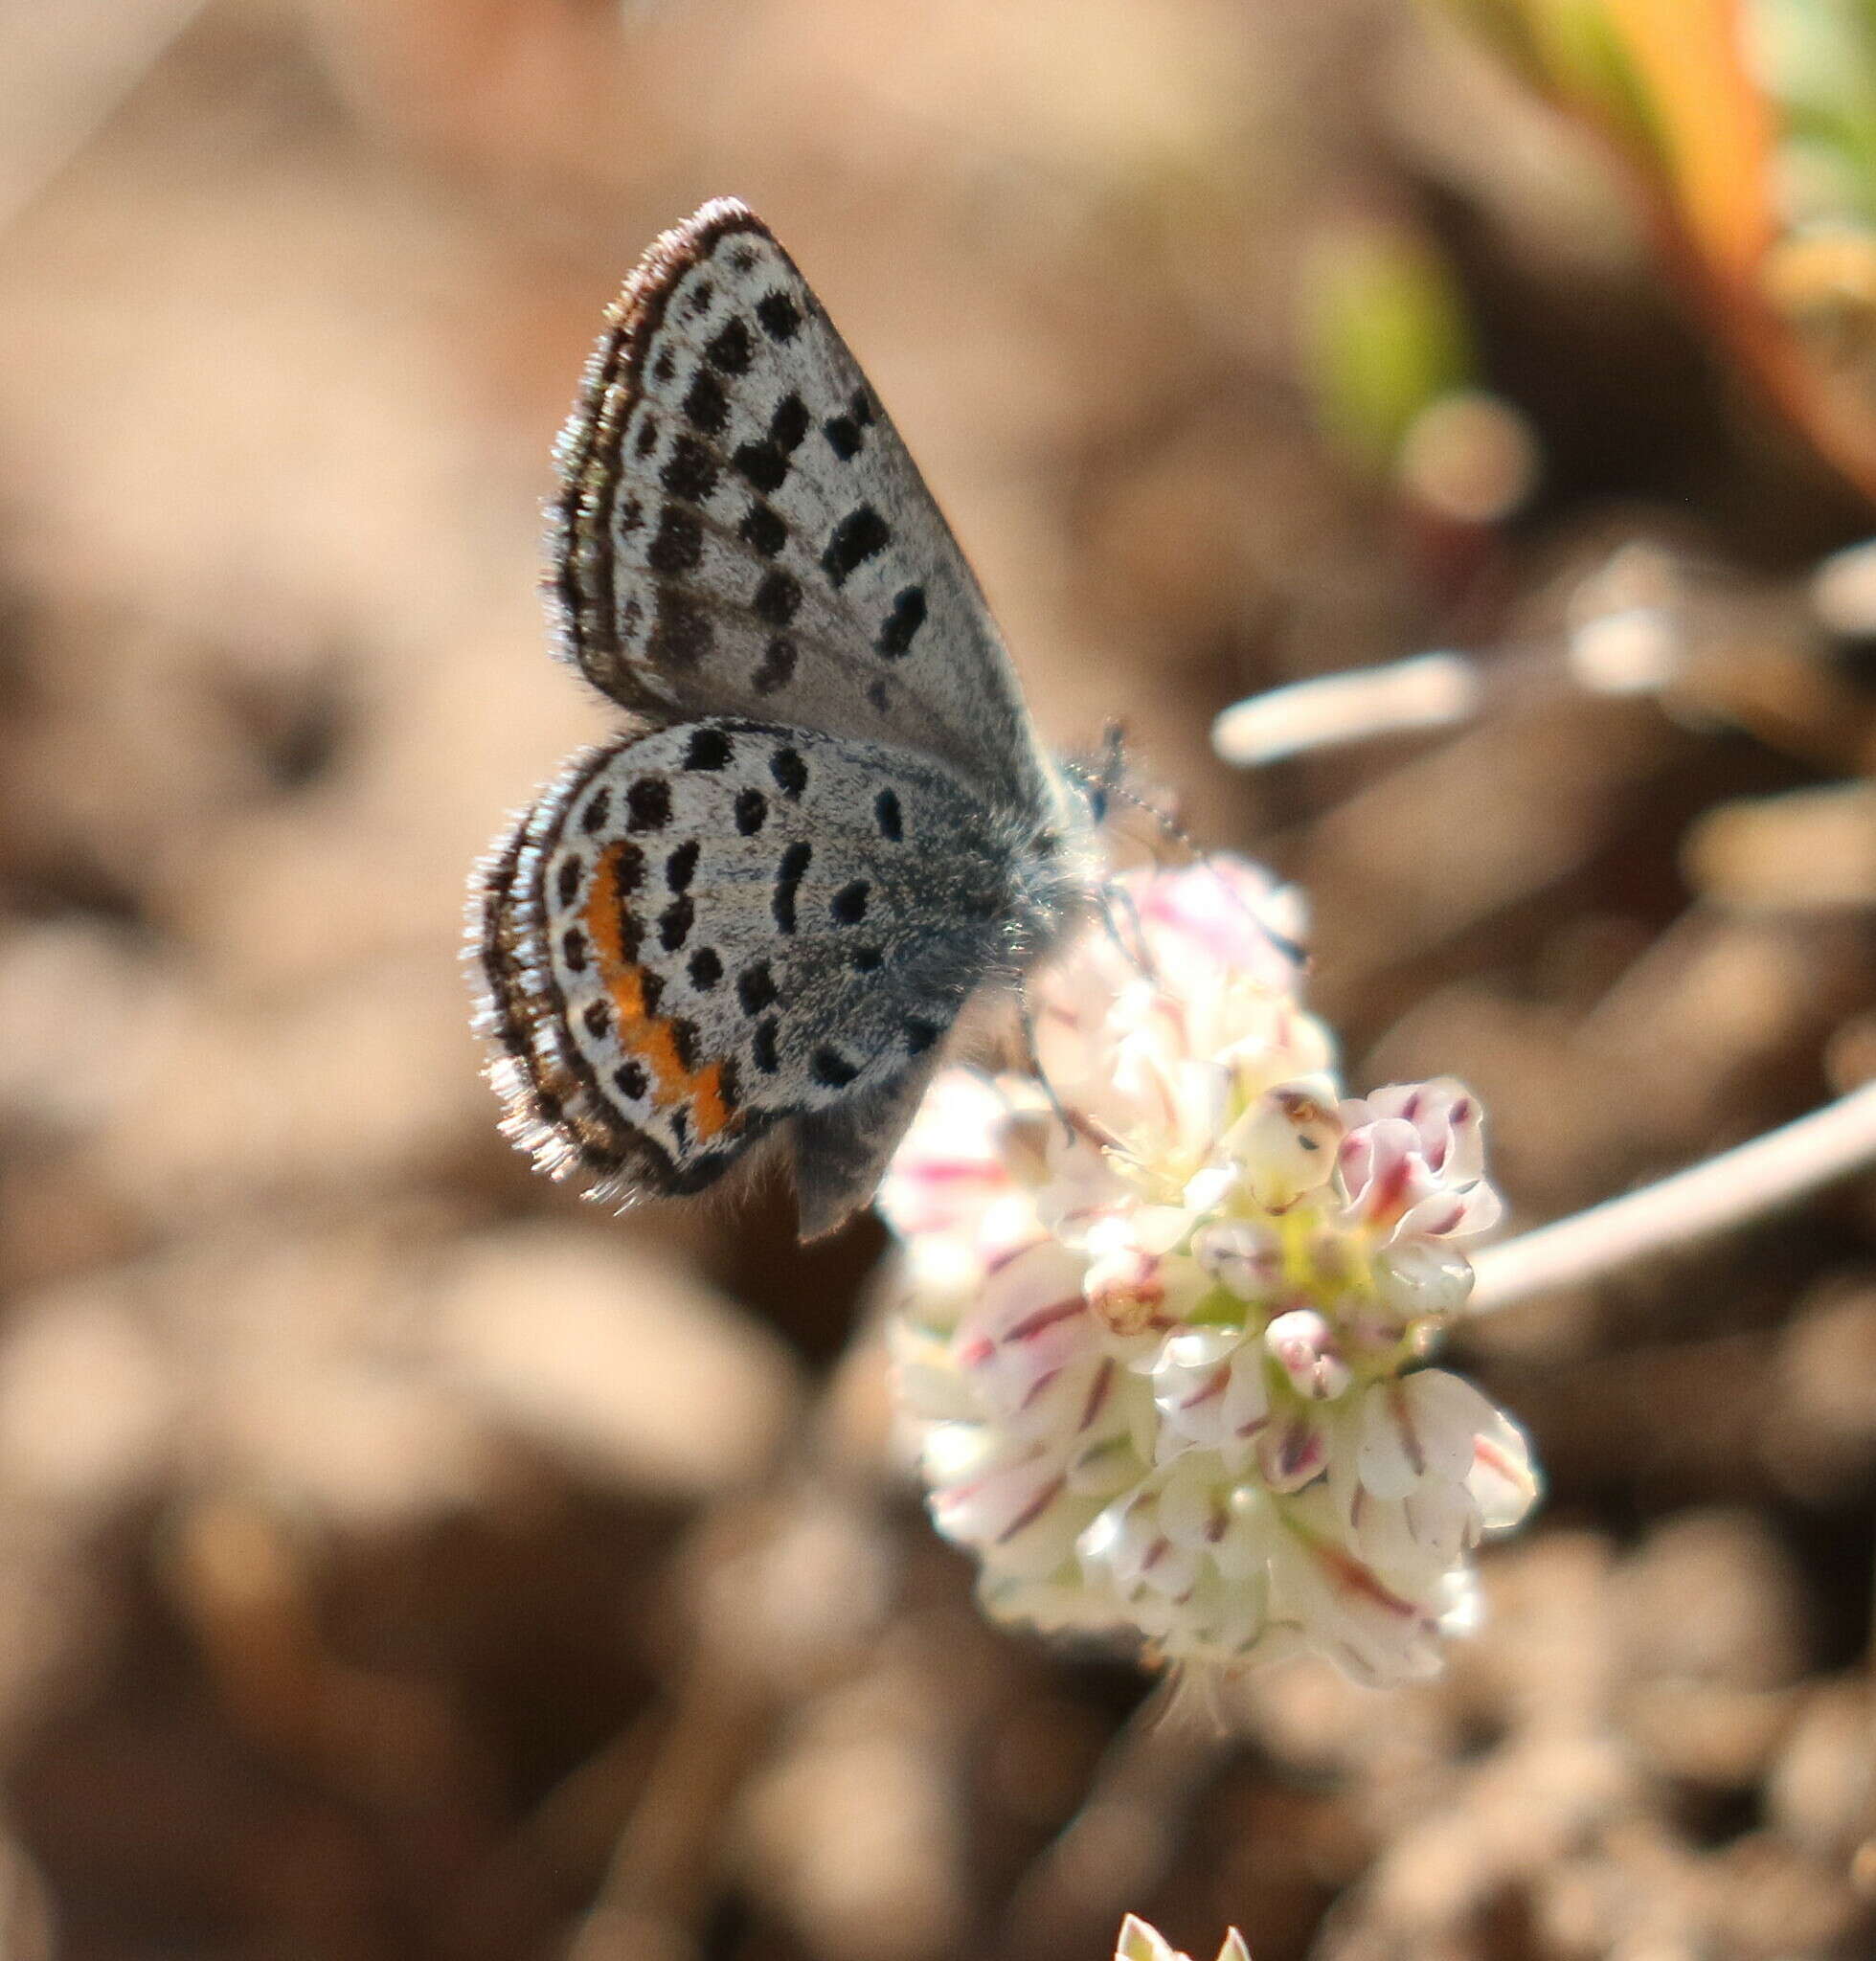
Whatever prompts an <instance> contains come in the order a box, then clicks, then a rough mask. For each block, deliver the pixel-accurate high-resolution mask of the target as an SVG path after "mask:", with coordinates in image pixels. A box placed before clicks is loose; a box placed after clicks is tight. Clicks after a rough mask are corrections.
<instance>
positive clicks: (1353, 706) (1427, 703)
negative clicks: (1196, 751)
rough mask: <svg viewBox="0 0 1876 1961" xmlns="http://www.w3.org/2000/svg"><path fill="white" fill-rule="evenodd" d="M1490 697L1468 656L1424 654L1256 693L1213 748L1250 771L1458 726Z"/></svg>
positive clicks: (1217, 731) (1219, 732)
mask: <svg viewBox="0 0 1876 1961" xmlns="http://www.w3.org/2000/svg"><path fill="white" fill-rule="evenodd" d="M1482 691H1483V683H1482V681H1481V679H1480V673H1479V669H1478V667H1477V666H1476V665H1475V664H1474V663H1473V662H1472V661H1470V660H1469V659H1468V658H1467V657H1466V656H1465V655H1464V654H1458V653H1432V654H1416V655H1414V656H1413V658H1412V659H1410V660H1405V661H1391V662H1390V663H1389V664H1388V665H1385V666H1380V667H1355V668H1350V669H1348V670H1346V671H1345V672H1343V673H1339V674H1320V675H1317V676H1316V677H1315V678H1313V679H1312V680H1309V681H1298V682H1295V683H1293V684H1292V685H1291V686H1289V687H1277V688H1273V689H1272V690H1271V691H1270V692H1269V693H1268V694H1259V695H1253V696H1252V697H1251V698H1250V699H1249V700H1248V701H1241V702H1239V703H1238V704H1237V705H1236V706H1235V707H1234V708H1229V709H1227V710H1225V711H1224V713H1223V714H1221V715H1220V716H1219V717H1218V719H1217V720H1216V721H1215V722H1214V723H1213V724H1212V725H1211V743H1212V747H1213V748H1214V749H1215V750H1216V751H1217V752H1218V754H1219V755H1221V756H1223V757H1224V759H1225V760H1226V761H1227V762H1231V763H1236V764H1237V765H1238V766H1239V767H1240V768H1243V769H1250V768H1253V767H1254V766H1256V765H1259V764H1263V763H1269V762H1276V761H1277V760H1279V759H1280V758H1281V757H1283V756H1288V755H1300V754H1302V752H1303V751H1305V750H1310V749H1327V748H1332V747H1336V746H1339V745H1341V744H1344V743H1350V742H1367V741H1370V740H1372V739H1373V738H1374V737H1376V736H1380V735H1397V734H1404V733H1409V732H1410V731H1413V730H1416V729H1446V728H1451V727H1453V726H1454V725H1455V724H1456V723H1459V722H1465V721H1469V720H1471V718H1472V716H1473V715H1474V714H1475V713H1476V712H1477V710H1478V708H1479V703H1480V696H1481V694H1482Z"/></svg>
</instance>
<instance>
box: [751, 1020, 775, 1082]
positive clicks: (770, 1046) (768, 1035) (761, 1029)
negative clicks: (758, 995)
mask: <svg viewBox="0 0 1876 1961" xmlns="http://www.w3.org/2000/svg"><path fill="white" fill-rule="evenodd" d="M779 1026H780V1025H779V1024H778V1023H777V1021H776V1018H775V1017H774V1016H773V1015H767V1016H765V1017H764V1018H763V1019H762V1020H761V1021H759V1022H757V1024H756V1033H755V1035H754V1037H753V1038H752V1039H751V1041H750V1045H749V1052H750V1053H751V1054H752V1055H753V1056H754V1057H755V1058H756V1067H757V1069H759V1070H760V1071H762V1073H763V1074H764V1075H765V1076H772V1075H774V1074H775V1072H776V1071H778V1070H779V1069H780V1067H781V1057H780V1054H779V1053H778V1051H777V1048H776V1035H777V1033H778V1031H779Z"/></svg>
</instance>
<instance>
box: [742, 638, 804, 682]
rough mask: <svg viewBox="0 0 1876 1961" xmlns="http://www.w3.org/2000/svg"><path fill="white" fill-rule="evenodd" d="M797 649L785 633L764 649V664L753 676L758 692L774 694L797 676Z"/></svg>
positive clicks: (752, 680) (752, 679)
mask: <svg viewBox="0 0 1876 1961" xmlns="http://www.w3.org/2000/svg"><path fill="white" fill-rule="evenodd" d="M796 658H797V650H796V646H795V642H793V641H792V640H790V639H789V637H788V636H787V635H786V634H785V633H779V634H777V635H776V637H775V638H774V639H773V640H772V641H770V642H769V643H768V645H767V646H766V647H765V648H764V649H763V651H762V665H760V666H759V667H757V670H756V672H755V674H754V675H753V676H752V677H751V686H752V687H754V688H755V689H756V692H757V694H773V693H775V691H776V690H777V688H779V687H787V686H788V684H789V682H791V681H792V680H793V679H794V678H795V661H796Z"/></svg>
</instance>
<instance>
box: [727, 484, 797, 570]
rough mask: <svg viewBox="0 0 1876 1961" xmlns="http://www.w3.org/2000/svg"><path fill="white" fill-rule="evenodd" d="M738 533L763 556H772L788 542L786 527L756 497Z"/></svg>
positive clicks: (744, 541)
mask: <svg viewBox="0 0 1876 1961" xmlns="http://www.w3.org/2000/svg"><path fill="white" fill-rule="evenodd" d="M738 535H739V536H740V537H741V539H742V541H743V543H744V544H745V545H749V546H752V547H753V548H754V549H755V550H756V551H757V552H760V553H761V554H762V556H763V557H764V558H773V557H775V556H776V554H777V553H778V552H780V550H781V548H782V547H783V546H784V545H785V544H787V542H788V527H787V526H786V525H785V524H783V523H782V521H781V520H780V518H779V517H778V516H777V515H776V514H775V512H774V511H773V510H772V509H771V508H770V507H769V506H767V505H766V504H764V503H763V502H762V501H761V499H760V498H759V497H758V498H757V500H756V501H755V502H754V503H753V504H752V505H751V506H750V507H749V509H748V511H747V512H746V513H745V514H744V517H743V521H742V524H741V526H740V527H739V528H738Z"/></svg>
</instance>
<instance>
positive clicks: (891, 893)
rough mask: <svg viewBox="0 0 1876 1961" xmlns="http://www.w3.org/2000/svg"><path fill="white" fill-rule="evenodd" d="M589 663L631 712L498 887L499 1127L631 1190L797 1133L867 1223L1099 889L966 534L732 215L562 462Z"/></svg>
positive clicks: (558, 1162)
mask: <svg viewBox="0 0 1876 1961" xmlns="http://www.w3.org/2000/svg"><path fill="white" fill-rule="evenodd" d="M555 462H556V464H557V468H558V475H559V489H558V494H557V495H556V497H555V498H554V501H553V503H552V505H551V507H550V522H549V532H548V548H547V549H548V570H547V578H546V586H547V595H548V604H549V610H550V613H551V616H552V620H553V623H554V633H555V638H556V642H557V649H558V651H559V653H560V654H561V655H562V657H563V658H565V659H566V660H567V661H569V662H571V663H572V664H573V665H575V666H576V667H577V668H578V669H579V671H580V672H581V673H582V674H583V675H584V676H585V677H586V678H587V680H588V681H590V682H591V683H592V684H593V685H594V686H595V687H597V688H599V691H600V692H601V693H602V694H604V695H605V696H606V697H607V698H608V699H609V700H610V701H612V702H613V703H614V704H616V705H617V706H618V707H619V708H621V709H622V710H625V711H626V712H627V714H628V715H629V716H630V717H631V718H632V729H631V732H630V733H626V734H624V735H622V736H621V737H620V738H618V739H617V740H615V741H612V742H610V743H605V744H602V745H600V746H599V747H597V748H592V749H588V750H586V751H585V752H583V753H582V754H580V755H576V756H574V757H573V758H572V759H570V760H569V761H568V763H567V764H566V765H565V766H564V768H563V769H562V770H561V772H560V774H559V776H558V777H557V778H555V779H554V781H553V782H551V783H550V784H549V785H548V786H547V787H546V788H545V789H544V790H542V791H541V792H540V794H539V795H538V797H537V798H536V800H534V802H533V803H532V805H531V807H530V808H528V809H527V810H526V811H524V812H523V813H522V814H521V815H520V816H519V818H518V819H516V820H515V822H514V823H513V824H512V826H511V828H510V829H509V832H508V833H507V835H506V836H505V837H504V838H503V839H501V840H500V841H499V842H498V843H497V845H496V846H495V848H494V849H493V851H492V852H491V853H490V855H489V856H488V857H487V858H486V860H484V862H483V863H482V864H481V865H480V866H479V867H478V868H477V874H476V879H475V883H474V887H473V890H472V905H471V928H470V936H471V956H472V960H473V964H474V967H475V969H476V971H477V975H478V977H479V983H480V987H479V991H480V1004H479V1011H478V1026H479V1028H480V1030H481V1031H482V1033H483V1034H484V1035H485V1037H486V1040H487V1042H488V1044H489V1047H490V1051H491V1061H490V1065H489V1075H490V1078H491V1080H492V1082H493V1084H494V1086H495V1089H496V1091H497V1093H499V1095H500V1096H501V1098H502V1100H503V1102H504V1104H505V1105H506V1106H507V1114H506V1116H505V1118H504V1124H503V1127H504V1129H505V1130H506V1131H507V1132H508V1133H509V1136H510V1137H511V1138H513V1139H514V1140H515V1141H516V1142H517V1144H518V1145H519V1146H520V1147H521V1148H523V1149H525V1150H527V1151H530V1152H531V1154H532V1155H533V1158H534V1160H535V1161H536V1163H537V1165H538V1166H539V1168H541V1169H542V1170H544V1171H546V1172H548V1173H549V1174H551V1175H554V1176H557V1177H569V1176H572V1177H576V1178H579V1179H582V1180H583V1181H584V1182H585V1183H586V1184H587V1186H588V1188H589V1190H590V1191H591V1193H592V1195H593V1196H595V1197H598V1198H600V1199H603V1200H606V1201H610V1202H614V1203H628V1202H631V1201H634V1200H637V1199H640V1198H648V1197H660V1196H680V1195H685V1194H689V1193H694V1192H698V1191H701V1190H703V1189H704V1188H705V1187H707V1186H709V1185H711V1184H712V1183H714V1182H715V1181H716V1180H717V1179H719V1178H720V1177H722V1176H723V1175H724V1174H725V1173H726V1172H728V1171H729V1170H730V1169H731V1168H732V1167H733V1166H734V1165H735V1164H736V1163H738V1162H739V1161H741V1160H743V1159H744V1158H745V1157H746V1156H747V1154H748V1153H749V1152H750V1151H751V1150H752V1148H753V1147H754V1146H755V1145H756V1144H757V1142H758V1140H760V1139H761V1138H764V1137H766V1136H769V1135H770V1134H771V1133H774V1134H775V1135H776V1136H778V1137H779V1138H780V1139H781V1141H782V1142H783V1144H784V1145H785V1147H786V1149H787V1151H788V1153H789V1155H790V1157H791V1158H792V1160H793V1165H794V1173H795V1183H796V1191H797V1205H798V1213H799V1222H800V1229H801V1234H802V1237H803V1238H804V1239H806V1238H813V1237H817V1236H819V1235H821V1234H823V1233H825V1232H827V1231H830V1230H831V1229H833V1228H835V1227H836V1226H838V1225H839V1224H840V1223H841V1222H842V1221H843V1220H844V1219H846V1218H847V1217H848V1215H849V1214H850V1213H851V1212H853V1211H854V1210H855V1209H857V1208H858V1207H860V1206H864V1205H865V1204H866V1203H867V1202H868V1200H869V1199H870V1196H871V1194H872V1191H873V1189H874V1187H875V1186H876V1184H877V1183H878V1182H879V1179H880V1176H881V1175H882V1173H883V1171H884V1169H885V1166H886V1163H887V1161H888V1159H889V1158H890V1157H891V1155H892V1152H893V1147H894V1146H895V1145H896V1143H897V1142H898V1140H899V1138H901V1136H902V1135H903V1134H904V1132H905V1129H906V1127H907V1125H908V1124H909V1123H910V1121H911V1119H912V1116H913V1115H914V1113H915V1110H916V1108H917V1105H918V1102H919V1100H920V1097H921V1096H922V1094H923V1093H924V1090H925V1088H926V1086H927V1084H928V1082H929V1081H930V1079H931V1076H932V1074H933V1071H934V1070H935V1069H936V1067H937V1065H938V1061H939V1059H940V1057H941V1055H942V1052H943V1049H944V1045H945V1042H946V1038H947V1036H948V1035H949V1033H950V1032H951V1030H952V1028H953V1026H954V1024H955V1023H956V1022H957V1020H958V1018H959V1015H960V1013H961V1010H962V1009H963V1008H964V1006H965V1004H966V1003H968V1002H970V1001H971V1000H972V999H973V997H976V996H978V995H979V994H980V992H982V991H983V990H985V989H989V988H994V987H999V986H1001V987H1006V988H1007V987H1016V988H1020V987H1021V985H1022V982H1023V981H1024V978H1025V977H1026V976H1027V975H1028V973H1029V972H1030V971H1031V970H1032V969H1033V968H1034V967H1035V966H1036V965H1037V963H1038V962H1040V961H1041V960H1043V959H1045V958H1047V957H1048V956H1049V955H1050V954H1051V952H1052V951H1054V950H1055V949H1056V948H1058V947H1059V946H1060V945H1062V943H1063V942H1064V941H1065V939H1066V938H1067V937H1068V936H1069V935H1072V934H1073V933H1074V931H1075V930H1077V929H1078V927H1079V926H1080V925H1081V924H1082V923H1083V922H1084V920H1086V919H1087V918H1088V917H1089V916H1090V913H1091V910H1092V909H1093V908H1094V907H1095V906H1096V904H1097V900H1098V892H1099V889H1100V880H1099V864H1098V854H1097V850H1096V842H1095V839H1096V825H1097V823H1098V822H1099V817H1100V811H1101V804H1102V800H1103V799H1102V791H1101V788H1100V785H1099V783H1098V782H1097V781H1095V780H1092V779H1090V778H1087V777H1085V776H1082V775H1078V774H1076V773H1075V772H1074V771H1073V770H1071V769H1069V768H1066V767H1064V766H1062V765H1058V764H1057V763H1056V762H1055V761H1053V760H1052V759H1051V757H1050V756H1049V755H1047V754H1046V753H1045V751H1044V750H1043V748H1042V747H1041V745H1040V742H1039V740H1038V737H1037V733H1036V730H1035V727H1034V725H1033V723H1032V721H1031V719H1030V716H1029V712H1028V708H1027V707H1026V705H1025V703H1024V700H1023V695H1022V691H1021V689H1020V687H1018V685H1017V680H1016V675H1015V670H1014V668H1013V667H1012V665H1011V664H1010V659H1009V655H1008V653H1007V652H1006V648H1005V645H1004V642H1003V639H1002V637H1001V635H1000V634H999V633H998V630H997V627H996V625H995V623H994V621H993V620H991V617H990V613H989V609H988V607H987V606H986V605H985V603H984V599H983V594H982V593H981V591H980V590H979V588H978V584H977V581H976V579H975V578H974V577H973V575H972V574H971V571H970V568H969V566H968V565H967V564H966V563H965V560H964V557H963V554H962V552H961V551H960V549H959V546H958V543H957V541H956V539H955V538H954V537H953V536H952V534H951V530H950V528H949V527H948V526H947V525H946V523H945V521H944V519H943V518H942V516H940V514H939V512H938V507H937V505H936V504H935V503H934V502H933V499H932V496H931V493H930V492H929V491H928V490H927V489H926V487H925V484H924V480H923V479H922V478H921V477H920V476H919V474H918V470H917V468H916V466H915V464H914V462H913V461H912V458H911V457H910V455H909V454H908V453H907V451H906V447H905V444H904V443H903V442H902V441H901V440H900V439H899V436H898V433H897V431H896V430H895V429H894V428H893V424H892V422H891V421H890V420H889V419H888V418H887V417H886V414H885V412H884V411H883V410H882V409H881V407H880V405H879V402H878V400H877V398H876V397H875V395H874V394H873V392H872V390H871V388H870V386H869V385H868V382H867V379H866V377H865V375H863V374H862V373H861V372H860V369H859V366H858V364H857V363H856V362H855V361H854V359H853V356H852V355H851V354H850V353H849V352H848V349H847V346H846V344H845V342H843V341H842V339H841V337H840V335H839V333H838V332H836V330H835V328H834V327H833V324H832V323H831V321H829V319H828V318H827V315H826V313H825V310H824V309H823V307H822V305H821V303H820V302H819V301H818V300H817V299H816V298H815V296H814V293H813V292H812V290H811V289H810V288H809V286H808V284H807V282H806V281H805V280H804V279H803V278H802V275H801V273H800V272H799V271H798V270H797V269H796V267H795V264H794V261H793V260H792V259H790V258H789V257H788V255H787V253H785V252H784V251H783V250H782V248H781V247H780V244H778V243H777V241H776V239H775V237H774V236H773V235H772V234H771V233H770V231H769V230H768V228H767V227H766V226H765V225H764V224H763V223H762V222H761V220H760V219H759V218H757V216H756V215H755V214H753V213H752V212H751V211H749V210H748V208H747V207H746V206H744V205H742V204H740V203H737V202H735V201H734V200H732V199H727V198H726V199H719V200H716V201H714V202H712V203H710V204H707V205H705V206H704V207H703V208H702V210H700V211H699V212H697V213H696V214H695V215H694V216H692V217H690V218H689V219H688V220H686V222H684V223H683V224H681V225H678V226H677V227H676V228H675V229H673V230H671V231H669V232H667V233H666V234H665V235H664V236H663V237H660V238H659V239H658V240H657V242H656V243H655V244H653V246H652V247H651V249H650V250H649V251H648V252H647V253H646V254H645V256H644V259H643V260H642V261H641V262H640V264H639V266H638V268H637V270H636V271H635V272H634V273H633V274H632V276H631V278H630V279H629V280H628V281H627V282H626V283H625V286H624V289H623V291H622V294H621V295H620V297H619V299H618V300H617V301H616V302H615V303H614V304H613V305H612V307H611V308H610V309H609V311H608V314H607V317H606V327H605V331H604V333H603V334H602V336H601V338H600V340H599V345H598V347H597V348H596V349H595V351H594V353H593V356H592V359H591V361H590V363H589V365H588V367H587V371H586V376H585V380H584V384H583V386H582V388H581V391H580V394H579V398H578V400H577V402H576V405H575V407H574V411H573V414H572V417H570V419H569V420H568V422H567V425H566V428H565V430H564V431H563V433H562V435H561V437H560V440H559V443H558V446H557V448H556V451H555Z"/></svg>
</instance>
